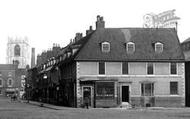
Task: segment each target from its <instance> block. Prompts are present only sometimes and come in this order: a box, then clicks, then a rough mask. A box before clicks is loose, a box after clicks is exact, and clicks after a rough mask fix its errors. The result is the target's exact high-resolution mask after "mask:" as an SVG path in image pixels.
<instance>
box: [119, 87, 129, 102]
mask: <svg viewBox="0 0 190 119" xmlns="http://www.w3.org/2000/svg"><path fill="white" fill-rule="evenodd" d="M121 92H122V93H121V94H122V102H129V86H122V89H121Z"/></svg>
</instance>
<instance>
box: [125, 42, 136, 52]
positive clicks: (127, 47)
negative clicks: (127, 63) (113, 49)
mask: <svg viewBox="0 0 190 119" xmlns="http://www.w3.org/2000/svg"><path fill="white" fill-rule="evenodd" d="M129 45H133V51H129ZM126 50H127V53H133V52H135V43H133V42H128V43H126Z"/></svg>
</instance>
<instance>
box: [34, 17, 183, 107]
mask: <svg viewBox="0 0 190 119" xmlns="http://www.w3.org/2000/svg"><path fill="white" fill-rule="evenodd" d="M184 61H185V60H184V55H183V52H182V51H181V48H180V43H179V39H178V37H177V33H176V31H175V29H170V28H159V29H158V28H105V22H104V20H103V17H100V16H97V21H96V30H92V28H91V27H90V29H89V30H87V35H86V36H85V37H82V38H80V39H78V40H75V41H74V42H72V43H70V44H69V45H67V46H66V47H65V48H62V50H61V52H60V53H59V55H58V56H57V57H55V58H50V60H48V61H47V62H46V63H43V64H42V65H40V66H39V67H37V68H38V69H39V70H38V79H40V80H41V81H39V82H41V85H43V86H44V88H43V89H42V90H41V92H42V94H43V95H44V96H43V97H44V98H45V100H46V101H47V100H48V101H49V99H50V98H52V97H57V98H56V99H58V100H57V101H58V102H59V104H61V105H66V106H72V107H80V106H83V104H84V99H85V98H86V97H88V99H89V102H90V106H91V107H116V106H123V105H126V104H131V105H134V106H171V107H172V106H175V107H176V106H177V107H180V106H185V72H184V68H185V67H184ZM48 72H50V73H48ZM49 91H55V92H54V93H53V92H51V94H50V92H49ZM53 95H54V96H53Z"/></svg>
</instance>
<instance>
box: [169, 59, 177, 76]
mask: <svg viewBox="0 0 190 119" xmlns="http://www.w3.org/2000/svg"><path fill="white" fill-rule="evenodd" d="M171 63H173V62H170V63H169V74H170V75H171V76H177V75H178V63H177V62H175V63H176V74H171Z"/></svg>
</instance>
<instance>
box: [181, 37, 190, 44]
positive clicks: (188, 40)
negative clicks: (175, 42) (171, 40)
mask: <svg viewBox="0 0 190 119" xmlns="http://www.w3.org/2000/svg"><path fill="white" fill-rule="evenodd" d="M186 42H190V38H188V39H186V40H184V41H183V42H182V44H183V43H186Z"/></svg>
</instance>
